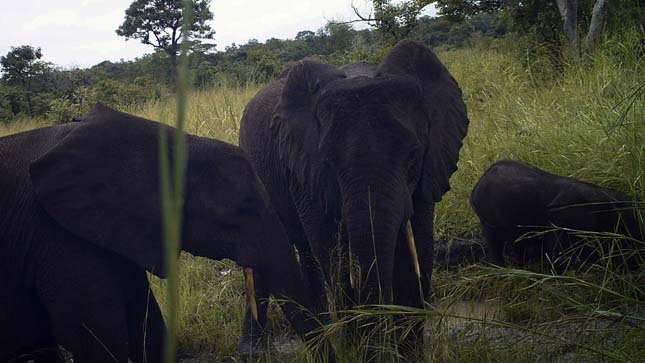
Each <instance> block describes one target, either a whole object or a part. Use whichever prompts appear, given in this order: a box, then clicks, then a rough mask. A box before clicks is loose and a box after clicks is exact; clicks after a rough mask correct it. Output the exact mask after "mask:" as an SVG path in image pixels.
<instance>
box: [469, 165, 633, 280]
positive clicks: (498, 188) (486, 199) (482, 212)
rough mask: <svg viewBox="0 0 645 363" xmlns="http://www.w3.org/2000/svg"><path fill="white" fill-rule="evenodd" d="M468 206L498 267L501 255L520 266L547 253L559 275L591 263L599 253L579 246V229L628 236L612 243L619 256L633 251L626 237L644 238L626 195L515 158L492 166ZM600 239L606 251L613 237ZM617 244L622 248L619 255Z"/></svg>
mask: <svg viewBox="0 0 645 363" xmlns="http://www.w3.org/2000/svg"><path fill="white" fill-rule="evenodd" d="M471 205H472V207H473V209H474V211H475V213H476V214H477V215H478V216H479V219H480V221H481V228H482V233H483V235H484V238H485V239H486V242H487V245H488V248H489V253H491V255H492V259H493V262H495V263H496V264H498V265H500V266H504V265H505V261H504V256H505V254H506V255H512V256H513V257H514V258H515V259H517V260H519V262H520V263H522V264H525V263H528V262H532V261H536V260H540V259H541V258H542V257H546V258H547V259H548V261H550V263H553V266H554V267H555V270H556V272H558V273H561V272H563V271H564V270H565V269H566V267H567V265H568V264H569V263H573V265H574V266H576V267H577V266H581V265H582V264H583V263H585V262H595V261H597V259H598V258H599V257H600V256H599V253H598V251H597V249H596V248H593V247H591V246H589V245H587V246H582V245H583V244H584V242H585V241H584V238H582V237H581V236H579V235H578V234H580V233H581V232H582V231H587V232H611V233H613V232H618V233H620V234H623V235H625V236H627V237H628V238H624V239H619V240H618V242H619V243H618V244H617V245H614V248H615V249H616V250H614V252H613V255H621V256H623V257H629V255H630V251H631V252H635V249H634V248H633V247H634V246H630V245H631V242H633V241H631V240H630V238H633V239H635V240H640V241H642V240H643V233H642V230H641V228H640V226H639V222H638V219H639V218H638V216H637V213H636V210H635V208H634V203H633V201H632V199H631V198H630V197H629V196H627V195H625V194H624V193H622V192H619V191H616V190H613V189H607V188H602V187H599V186H597V185H593V184H590V183H586V182H583V181H580V180H576V179H573V178H568V177H562V176H558V175H554V174H551V173H548V172H546V171H544V170H540V169H538V168H536V167H534V166H531V165H528V164H525V163H522V162H519V161H513V160H500V161H498V162H496V163H495V164H493V165H492V166H491V167H490V168H489V169H488V170H487V171H486V172H485V173H484V175H482V177H481V178H480V179H479V181H478V182H477V184H476V185H475V188H474V189H473V192H472V194H471ZM583 233H584V232H583ZM602 239H603V240H604V241H603V243H602V245H601V246H600V248H601V249H602V250H603V253H604V254H605V255H608V254H609V248H610V247H611V246H610V243H609V242H610V240H611V238H602ZM578 247H581V248H578ZM618 248H620V249H621V250H623V251H620V253H619V252H618V251H617V249H618ZM505 251H506V253H505ZM567 254H568V255H567ZM567 256H571V257H572V258H568V257H567ZM627 262H628V263H629V264H630V265H631V267H635V265H636V264H637V263H638V256H631V257H630V258H627Z"/></svg>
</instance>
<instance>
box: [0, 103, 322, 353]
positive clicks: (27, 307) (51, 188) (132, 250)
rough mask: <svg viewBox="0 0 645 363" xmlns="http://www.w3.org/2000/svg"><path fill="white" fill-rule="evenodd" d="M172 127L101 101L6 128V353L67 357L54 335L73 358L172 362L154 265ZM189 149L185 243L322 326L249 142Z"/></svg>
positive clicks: (0, 267) (159, 260) (0, 310)
mask: <svg viewBox="0 0 645 363" xmlns="http://www.w3.org/2000/svg"><path fill="white" fill-rule="evenodd" d="M162 132H163V133H165V134H166V136H167V140H172V139H173V137H174V133H175V130H174V129H173V128H171V127H167V126H164V125H161V124H159V123H156V122H152V121H148V120H145V119H142V118H138V117H134V116H131V115H128V114H125V113H121V112H118V111H115V110H112V109H110V108H108V107H106V106H103V105H100V104H99V105H97V106H95V107H94V108H93V109H92V111H91V112H90V114H89V115H88V116H87V117H86V118H85V119H84V120H83V121H82V122H74V123H69V124H65V125H59V126H54V127H49V128H43V129H37V130H32V131H28V132H23V133H20V134H15V135H11V136H6V137H2V138H0V361H2V362H4V361H7V360H11V361H28V360H29V359H30V358H29V356H28V355H25V354H29V355H31V358H33V359H35V361H36V362H39V361H41V362H42V361H47V362H56V361H60V357H58V356H57V353H56V352H55V347H56V345H58V344H59V345H62V346H63V347H65V348H66V349H67V350H68V351H70V352H71V353H72V354H73V356H74V362H77V363H89V362H91V363H97V362H123V363H125V362H127V361H128V358H130V359H131V360H132V361H133V362H135V363H137V362H143V361H147V362H161V361H162V358H161V353H162V351H163V335H164V330H165V328H164V322H163V319H162V316H161V312H160V310H159V307H158V306H157V303H156V301H155V298H154V296H153V295H152V293H151V291H150V287H149V284H148V279H147V276H146V271H149V272H152V273H154V274H155V275H157V276H160V277H165V275H166V270H165V266H164V255H163V244H162V234H161V231H162V216H161V201H160V188H159V184H160V178H159V176H160V171H159V169H160V168H159V165H160V164H159V156H158V155H159V145H158V140H159V135H160V133H162ZM169 147H170V149H169V153H170V154H172V153H173V152H174V150H172V147H171V146H169ZM186 148H187V162H186V165H185V166H186V172H185V182H186V193H185V197H184V211H183V221H184V224H183V229H182V243H183V244H182V246H181V249H182V250H184V251H188V252H190V253H192V254H194V255H197V256H204V257H208V258H211V259H223V258H228V259H231V260H234V261H236V262H237V263H238V264H239V265H240V266H242V267H244V271H245V277H246V279H247V284H246V286H247V288H248V290H249V299H250V300H251V304H250V306H251V309H252V310H255V311H254V314H253V315H254V316H255V318H256V319H258V317H257V306H256V305H255V304H254V299H253V291H254V290H255V289H257V290H259V291H261V292H262V293H263V294H274V295H277V296H280V297H282V298H285V299H287V302H286V303H285V304H283V305H282V308H283V311H284V312H285V314H286V315H287V318H288V319H289V320H290V321H291V323H292V325H293V326H294V328H295V330H296V331H297V332H298V333H300V334H302V335H304V334H306V333H308V332H310V331H312V330H313V329H315V328H317V327H318V325H316V324H314V322H313V321H312V320H310V319H308V317H307V316H305V314H304V313H303V312H302V311H301V310H300V306H304V307H305V308H309V307H312V306H313V304H312V301H313V299H311V298H310V297H309V296H308V295H307V294H306V292H305V291H306V289H305V287H306V285H305V282H304V280H303V279H302V278H301V274H300V267H299V265H298V262H297V260H296V256H295V252H294V250H293V248H292V247H291V245H290V244H289V243H288V242H287V236H286V233H285V231H284V229H283V227H282V225H281V223H280V221H279V220H278V218H277V215H276V214H275V213H274V211H273V208H272V206H271V205H270V203H269V197H268V195H267V192H266V190H265V189H264V186H263V185H262V183H261V182H260V180H259V179H258V177H257V176H256V174H255V171H254V170H253V168H252V167H251V164H250V162H249V161H248V160H247V158H246V155H245V154H244V152H243V151H242V150H240V149H239V148H238V147H236V146H233V145H230V144H227V143H224V142H220V141H216V140H210V139H206V138H201V137H197V136H192V135H187V138H186ZM266 246H271V247H270V248H267V247H266ZM259 320H260V324H261V325H262V322H263V321H264V320H266V317H260V319H259ZM47 347H54V348H53V349H54V351H49V352H48V351H47V349H46V348H47Z"/></svg>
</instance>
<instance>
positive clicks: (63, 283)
mask: <svg viewBox="0 0 645 363" xmlns="http://www.w3.org/2000/svg"><path fill="white" fill-rule="evenodd" d="M50 246H54V248H48V247H50ZM43 248H44V249H45V250H46V251H45V253H43V255H44V256H45V257H44V258H43V260H42V262H41V263H40V264H39V266H38V268H37V272H36V290H37V291H38V297H39V299H40V301H41V302H42V304H43V305H44V307H45V309H46V311H47V313H48V315H49V318H50V321H51V325H52V331H53V335H54V338H55V340H56V342H58V343H59V344H61V345H62V346H63V347H65V348H66V349H67V350H69V351H70V352H71V353H72V355H73V356H74V363H103V362H105V363H107V362H110V363H114V362H119V363H126V362H127V360H128V329H127V323H126V299H125V296H124V289H123V286H121V285H120V283H121V282H122V281H120V280H121V279H118V278H116V276H115V275H116V274H118V273H119V272H120V273H122V274H124V275H127V274H128V273H131V272H132V271H136V270H138V269H137V268H136V267H135V266H134V265H133V264H132V263H131V262H129V261H127V260H125V259H124V258H122V257H121V256H118V255H116V254H113V253H111V252H108V251H105V250H101V249H99V248H96V247H94V246H93V245H91V244H90V243H89V242H84V241H79V240H75V239H72V238H70V240H69V241H66V242H58V241H52V242H51V243H48V244H47V246H46V247H43Z"/></svg>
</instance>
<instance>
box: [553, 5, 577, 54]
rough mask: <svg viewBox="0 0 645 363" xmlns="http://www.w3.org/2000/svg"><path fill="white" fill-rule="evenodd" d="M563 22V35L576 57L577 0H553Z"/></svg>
mask: <svg viewBox="0 0 645 363" xmlns="http://www.w3.org/2000/svg"><path fill="white" fill-rule="evenodd" d="M555 2H556V4H557V5H558V10H559V11H560V16H561V17H562V22H563V24H564V35H565V37H566V38H567V42H568V43H569V49H570V50H571V52H572V53H573V55H574V58H578V56H579V54H580V40H579V35H578V1H577V0H555Z"/></svg>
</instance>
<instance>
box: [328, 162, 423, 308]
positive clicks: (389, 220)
mask: <svg viewBox="0 0 645 363" xmlns="http://www.w3.org/2000/svg"><path fill="white" fill-rule="evenodd" d="M371 170H374V169H371ZM366 175H367V177H366ZM404 180H405V179H403V178H402V177H400V176H399V175H396V174H394V173H391V174H385V173H383V174H380V175H375V173H374V172H371V173H365V172H363V173H360V171H358V170H357V171H356V172H355V173H354V172H352V173H350V174H349V175H348V176H347V177H346V178H345V179H344V180H343V178H341V181H340V185H341V194H342V198H343V201H342V203H343V206H342V217H343V222H344V224H345V226H346V227H345V228H346V230H347V231H348V237H349V245H350V255H351V256H352V259H353V260H357V261H354V262H355V263H356V262H357V265H358V267H360V274H350V277H352V280H357V281H354V285H355V286H356V287H357V290H356V294H357V295H358V296H357V300H358V302H360V303H391V302H392V291H391V290H392V278H393V269H394V254H395V250H396V243H397V240H398V238H397V237H398V232H399V230H400V229H401V227H402V226H404V225H405V224H407V222H408V220H409V218H410V216H411V214H412V199H411V197H410V193H409V191H408V189H407V185H406V183H405V182H404ZM410 261H411V263H412V261H413V260H412V259H411V260H410Z"/></svg>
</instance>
